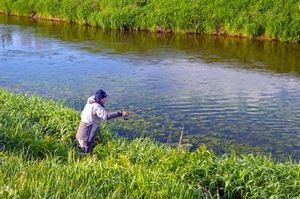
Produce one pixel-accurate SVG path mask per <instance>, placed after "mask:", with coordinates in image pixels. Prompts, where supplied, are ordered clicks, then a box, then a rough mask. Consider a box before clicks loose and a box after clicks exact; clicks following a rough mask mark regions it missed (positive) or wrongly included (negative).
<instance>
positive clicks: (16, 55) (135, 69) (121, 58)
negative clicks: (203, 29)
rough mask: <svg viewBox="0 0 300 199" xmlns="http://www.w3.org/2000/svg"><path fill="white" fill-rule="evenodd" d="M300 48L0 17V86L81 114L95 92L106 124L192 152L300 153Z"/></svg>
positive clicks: (123, 132)
mask: <svg viewBox="0 0 300 199" xmlns="http://www.w3.org/2000/svg"><path fill="white" fill-rule="evenodd" d="M299 58H300V45H299V44H295V43H284V42H272V41H256V40H251V39H241V38H224V37H213V36H205V35H180V34H178V35H172V34H156V33H148V32H121V31H102V30H97V29H95V28H91V27H86V26H79V25H74V24H68V23H53V22H49V21H32V20H28V19H26V18H16V17H7V16H3V15H0V86H1V87H4V88H8V89H11V90H14V91H15V92H29V93H34V94H37V95H40V96H44V97H46V98H48V99H49V98H50V99H55V100H65V103H66V104H67V105H68V106H71V107H74V108H76V109H77V110H79V111H80V110H81V109H82V108H83V106H84V104H85V101H86V99H87V98H88V97H89V96H90V95H92V94H93V93H94V91H95V90H97V89H98V88H102V89H104V90H105V91H106V92H107V93H108V95H109V103H108V105H107V109H108V110H110V111H115V110H120V109H123V110H129V111H131V112H133V113H134V114H132V115H131V117H130V119H129V120H128V121H123V120H122V119H121V120H114V121H109V122H108V123H107V125H108V127H109V128H112V129H113V130H114V131H115V132H118V133H119V134H120V135H122V136H126V137H128V138H131V139H132V138H135V137H140V136H150V137H153V138H155V139H157V140H159V141H161V142H164V143H168V144H170V145H173V146H176V145H177V143H178V142H179V138H180V135H181V133H183V139H182V143H183V144H184V146H185V147H186V148H188V149H190V150H194V149H196V148H197V147H198V146H199V145H202V144H206V145H207V146H208V148H209V149H212V150H214V151H215V152H216V153H218V154H219V153H224V152H230V151H235V152H237V153H248V152H249V153H267V154H271V155H272V157H274V158H279V159H284V158H287V157H290V158H292V159H295V160H299V159H300V61H299Z"/></svg>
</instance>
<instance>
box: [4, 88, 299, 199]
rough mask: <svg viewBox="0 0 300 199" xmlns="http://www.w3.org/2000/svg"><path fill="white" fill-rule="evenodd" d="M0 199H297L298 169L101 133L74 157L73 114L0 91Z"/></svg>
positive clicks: (290, 164) (292, 164) (75, 119)
mask: <svg viewBox="0 0 300 199" xmlns="http://www.w3.org/2000/svg"><path fill="white" fill-rule="evenodd" d="M0 110H1V111H0V118H1V119H0V148H1V150H0V196H1V198H14V197H15V198H29V197H30V198H105V197H109V198H127V197H129V198H150V197H152V198H201V197H203V198H217V197H219V196H220V197H223V198H251V197H252V198H270V197H272V196H273V197H284V198H297V197H300V190H299V186H300V164H299V163H295V162H292V161H285V162H281V163H278V162H277V163H275V162H274V161H273V160H272V159H270V158H269V157H262V156H260V157H255V156H253V155H245V156H241V157H237V156H235V155H223V156H216V155H214V154H213V153H212V152H210V151H208V150H206V148H205V147H204V146H203V147H200V148H199V149H198V150H196V151H194V152H187V151H185V150H184V149H183V148H180V147H179V148H176V149H175V148H169V147H166V146H164V145H161V144H158V143H155V142H153V141H151V140H149V139H136V140H133V141H130V142H129V141H126V140H125V139H121V138H118V137H116V136H111V133H110V132H109V131H108V130H107V129H106V128H105V127H103V128H102V129H101V132H102V136H101V137H98V138H97V141H98V145H97V146H96V148H95V153H94V155H92V156H82V155H80V154H79V153H78V151H77V149H76V143H75V131H76V128H77V125H78V122H79V112H76V111H75V110H73V109H70V108H67V107H65V106H64V105H63V104H62V103H59V102H53V101H45V100H43V99H41V98H39V97H35V96H29V95H25V94H20V95H15V94H13V93H10V92H9V91H7V90H3V89H0Z"/></svg>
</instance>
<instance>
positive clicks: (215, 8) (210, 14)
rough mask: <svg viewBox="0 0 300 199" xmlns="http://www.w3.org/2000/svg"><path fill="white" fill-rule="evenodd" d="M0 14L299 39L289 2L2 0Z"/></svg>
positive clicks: (294, 7) (299, 25)
mask: <svg viewBox="0 0 300 199" xmlns="http://www.w3.org/2000/svg"><path fill="white" fill-rule="evenodd" d="M0 12H4V13H7V14H14V15H21V16H35V17H40V18H47V19H60V20H65V21H72V22H77V23H80V24H90V25H92V26H96V27H101V28H105V29H107V28H108V29H122V30H151V31H157V32H185V33H208V34H217V35H220V34H221V35H234V36H242V37H251V38H257V37H262V38H269V39H279V40H282V41H299V40H300V3H299V1H295V0H285V1H283V0H260V1H257V0H229V1H228V0H213V1H209V0H192V1H187V0H184V1H183V0H167V1H160V0H110V1H108V0H84V1H83V0H6V1H1V2H0Z"/></svg>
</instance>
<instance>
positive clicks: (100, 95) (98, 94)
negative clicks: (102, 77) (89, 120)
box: [95, 89, 107, 104]
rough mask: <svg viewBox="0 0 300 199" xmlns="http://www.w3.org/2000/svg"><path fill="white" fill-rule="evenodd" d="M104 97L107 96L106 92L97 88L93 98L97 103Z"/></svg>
mask: <svg viewBox="0 0 300 199" xmlns="http://www.w3.org/2000/svg"><path fill="white" fill-rule="evenodd" d="M105 97H107V94H106V92H105V91H104V90H102V89H99V90H97V91H96V94H95V100H96V102H97V103H99V104H101V100H102V99H103V98H105Z"/></svg>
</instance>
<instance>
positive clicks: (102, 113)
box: [95, 107, 122, 120]
mask: <svg viewBox="0 0 300 199" xmlns="http://www.w3.org/2000/svg"><path fill="white" fill-rule="evenodd" d="M95 113H96V115H97V116H98V117H99V118H100V119H102V120H110V119H113V118H116V117H120V116H122V113H120V112H106V110H105V109H104V108H103V107H97V108H96V109H95Z"/></svg>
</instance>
